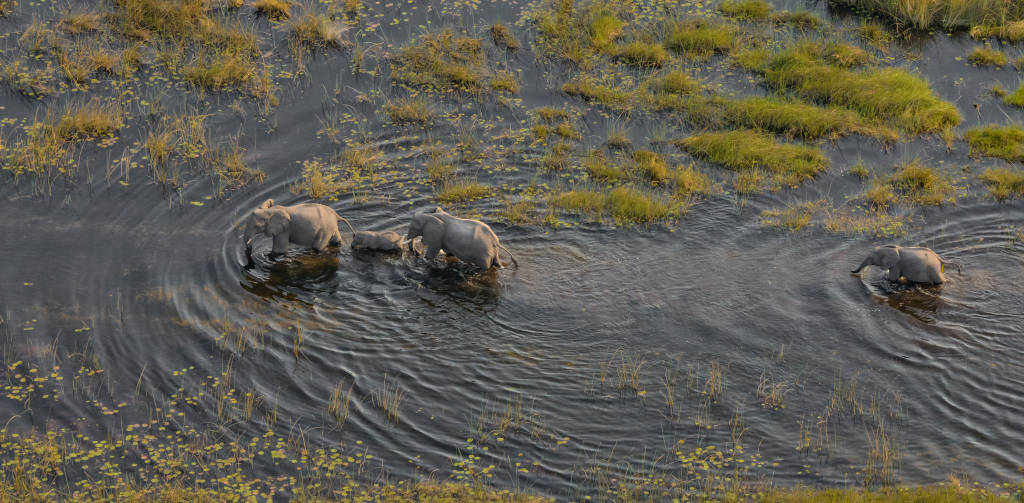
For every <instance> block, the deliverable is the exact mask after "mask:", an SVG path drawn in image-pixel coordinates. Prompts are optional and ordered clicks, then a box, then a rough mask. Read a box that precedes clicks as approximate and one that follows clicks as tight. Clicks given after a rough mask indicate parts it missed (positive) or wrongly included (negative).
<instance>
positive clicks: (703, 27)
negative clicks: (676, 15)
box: [665, 19, 736, 59]
mask: <svg viewBox="0 0 1024 503" xmlns="http://www.w3.org/2000/svg"><path fill="white" fill-rule="evenodd" d="M665 32H666V33H667V36H666V38H665V47H667V48H669V49H672V50H675V51H679V52H681V53H683V54H684V55H686V56H688V57H691V58H697V59H707V58H710V57H711V56H713V55H714V54H716V53H720V52H726V51H728V50H730V49H731V48H732V47H733V45H734V44H735V40H736V28H735V27H733V26H731V25H728V24H724V23H720V22H716V21H710V20H706V19H684V20H681V21H673V22H671V23H669V24H668V26H666V27H665Z"/></svg>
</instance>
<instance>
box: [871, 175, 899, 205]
mask: <svg viewBox="0 0 1024 503" xmlns="http://www.w3.org/2000/svg"><path fill="white" fill-rule="evenodd" d="M864 199H865V200H867V202H868V203H870V204H871V206H872V207H875V208H886V207H888V206H889V204H890V203H892V202H893V201H895V200H896V193H895V192H893V190H892V186H890V185H889V184H888V183H885V182H884V181H878V182H876V183H873V184H872V185H871V188H870V189H868V190H867V192H865V193H864Z"/></svg>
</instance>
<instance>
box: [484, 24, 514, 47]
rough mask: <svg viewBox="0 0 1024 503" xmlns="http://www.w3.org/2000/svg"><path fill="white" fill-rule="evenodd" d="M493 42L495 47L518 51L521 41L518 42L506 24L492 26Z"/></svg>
mask: <svg viewBox="0 0 1024 503" xmlns="http://www.w3.org/2000/svg"><path fill="white" fill-rule="evenodd" d="M490 32H491V40H492V41H493V42H494V45H496V46H498V47H499V48H501V49H513V50H514V49H518V48H519V41H518V40H516V36H515V35H513V34H512V30H511V29H510V28H509V27H508V25H506V24H504V23H494V24H493V25H491V29H490Z"/></svg>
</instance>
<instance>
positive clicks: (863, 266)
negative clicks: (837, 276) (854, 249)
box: [850, 257, 872, 274]
mask: <svg viewBox="0 0 1024 503" xmlns="http://www.w3.org/2000/svg"><path fill="white" fill-rule="evenodd" d="M869 265H872V264H871V258H870V257H868V258H866V259H864V261H863V262H861V263H860V265H859V266H857V268H856V269H854V270H852V271H850V272H851V273H853V274H857V273H859V272H860V270H861V269H863V268H865V267H867V266H869Z"/></svg>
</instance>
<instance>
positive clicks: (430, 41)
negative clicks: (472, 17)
mask: <svg viewBox="0 0 1024 503" xmlns="http://www.w3.org/2000/svg"><path fill="white" fill-rule="evenodd" d="M484 63H485V58H484V53H483V50H482V48H481V46H480V39H478V38H472V37H461V36H456V35H455V34H454V33H453V32H452V31H451V30H442V31H440V32H437V33H427V34H424V35H423V36H421V37H420V38H419V40H418V41H416V42H414V43H413V44H411V45H409V46H406V47H405V48H403V49H401V50H400V51H399V52H398V54H397V55H396V56H394V58H392V63H391V78H392V79H393V80H397V81H400V82H406V83H409V84H413V85H419V86H434V87H439V88H449V87H454V88H457V89H462V90H469V91H478V90H479V89H480V88H481V86H482V84H483V81H484V78H485V74H486V71H485V69H484Z"/></svg>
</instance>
